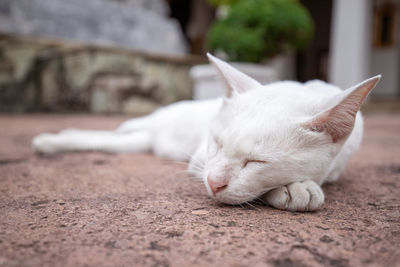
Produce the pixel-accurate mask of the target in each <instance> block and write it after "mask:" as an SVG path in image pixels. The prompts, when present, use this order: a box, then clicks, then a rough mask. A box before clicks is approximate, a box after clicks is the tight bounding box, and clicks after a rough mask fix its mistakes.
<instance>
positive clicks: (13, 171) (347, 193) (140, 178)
mask: <svg viewBox="0 0 400 267" xmlns="http://www.w3.org/2000/svg"><path fill="white" fill-rule="evenodd" d="M123 119H125V118H123V117H105V116H86V115H85V116H81V115H68V116H67V115H32V116H7V115H2V116H1V117H0V125H1V128H2V130H1V131H0V192H1V193H0V266H83V265H91V266H131V265H135V264H136V265H149V266H188V265H192V266H210V265H215V266H221V265H222V264H223V263H224V264H226V265H231V266H365V265H381V266H394V265H397V264H400V252H399V244H400V228H399V223H400V194H399V192H400V135H399V133H400V115H399V114H391V115H389V114H380V115H374V114H369V115H368V116H367V118H366V133H365V138H364V143H363V146H362V149H361V150H360V151H359V153H358V154H357V155H356V156H355V157H354V158H353V159H352V161H351V162H350V164H349V166H348V168H347V171H346V172H345V174H344V175H343V177H342V178H341V179H340V181H338V182H337V183H334V184H329V185H326V186H324V188H323V189H324V191H325V193H326V203H325V205H324V206H323V208H322V209H321V210H320V211H318V212H313V213H292V212H285V211H279V210H275V209H272V208H270V207H268V206H263V205H260V204H254V205H253V206H243V207H240V206H238V207H232V206H225V205H221V204H218V203H215V202H214V201H213V200H211V199H209V198H208V197H207V196H206V192H205V189H204V187H203V185H202V184H201V183H199V182H198V181H195V180H192V179H190V178H188V176H187V175H186V174H185V165H184V164H182V163H177V162H172V161H169V160H165V159H159V158H155V157H153V156H152V155H112V154H102V153H69V154H60V155H55V156H52V157H43V156H37V155H34V154H33V153H32V152H31V150H30V140H31V138H32V137H33V136H34V135H36V134H38V133H41V132H43V131H56V130H60V129H63V128H66V127H76V126H78V127H84V128H95V129H102V128H105V129H112V128H114V127H116V126H117V125H118V124H119V123H120V122H121V121H123Z"/></svg>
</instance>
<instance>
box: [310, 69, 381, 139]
mask: <svg viewBox="0 0 400 267" xmlns="http://www.w3.org/2000/svg"><path fill="white" fill-rule="evenodd" d="M380 78H381V75H378V76H375V77H372V78H370V79H367V80H365V81H363V82H362V83H360V84H358V85H356V86H354V87H351V88H349V89H347V90H345V91H344V92H343V93H341V94H340V95H339V97H338V98H336V99H335V100H334V104H333V105H332V106H333V107H332V108H329V109H328V110H325V111H323V112H321V113H319V114H318V115H317V116H315V117H314V118H313V119H312V120H311V121H310V122H307V123H305V124H304V125H303V126H304V127H305V128H307V129H308V130H311V131H313V132H326V133H328V134H329V135H330V136H331V137H332V140H333V142H334V143H336V142H338V141H340V140H342V139H343V138H344V137H346V136H348V135H349V134H350V133H351V131H352V130H353V127H354V122H355V119H356V115H357V112H358V111H359V109H360V107H361V104H362V103H363V102H364V100H365V99H366V97H367V96H368V94H369V93H370V92H371V90H372V89H374V87H375V86H376V84H377V83H378V81H379V80H380Z"/></svg>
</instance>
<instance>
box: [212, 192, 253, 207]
mask: <svg viewBox="0 0 400 267" xmlns="http://www.w3.org/2000/svg"><path fill="white" fill-rule="evenodd" d="M211 197H212V198H213V199H215V200H217V201H219V202H221V203H224V204H228V205H240V204H244V203H247V202H250V201H253V200H254V199H256V198H257V197H251V198H248V197H247V198H244V197H243V198H241V197H236V196H235V197H232V196H228V195H222V194H221V195H220V196H219V195H218V194H217V195H216V196H211Z"/></svg>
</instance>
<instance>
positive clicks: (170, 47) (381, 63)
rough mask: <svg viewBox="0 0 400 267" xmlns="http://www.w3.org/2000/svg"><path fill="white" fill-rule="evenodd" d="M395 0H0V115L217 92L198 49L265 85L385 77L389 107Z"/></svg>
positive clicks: (381, 88) (396, 83) (398, 40)
mask: <svg viewBox="0 0 400 267" xmlns="http://www.w3.org/2000/svg"><path fill="white" fill-rule="evenodd" d="M399 33H400V0H351V1H348V0H347V1H346V0H324V1H320V0H68V1H64V0H0V112H17V113H21V112H90V113H107V114H109V113H125V114H134V115H141V114H146V113H149V112H151V111H153V110H154V109H156V108H157V107H159V106H162V105H166V104H169V103H173V102H175V101H179V100H182V99H192V98H194V99H206V98H212V97H217V96H218V95H220V94H221V93H222V92H223V88H221V86H220V84H219V83H218V81H217V80H216V77H215V72H214V70H213V69H212V68H211V67H210V66H209V65H208V64H207V60H206V57H205V53H206V52H207V51H210V52H212V53H214V54H215V55H217V56H219V57H221V58H223V59H225V60H228V61H231V62H235V63H234V65H235V66H236V67H238V68H239V69H241V70H242V71H244V72H246V73H248V74H249V75H251V76H253V77H255V78H256V79H258V80H260V81H262V82H263V83H268V82H272V81H275V80H283V79H290V80H299V81H307V80H311V79H321V80H325V81H329V82H332V83H334V84H336V85H338V86H340V87H342V88H347V87H350V86H352V85H354V84H356V83H358V82H360V81H362V80H364V79H366V78H367V77H370V76H373V75H376V74H383V80H382V81H381V82H380V84H379V85H378V87H377V88H376V89H375V90H374V92H373V95H372V98H371V99H372V102H373V103H378V104H377V105H381V106H384V107H385V108H389V109H391V108H393V109H399V106H400V105H399V97H400V80H399V76H400V67H399V66H400V34H399Z"/></svg>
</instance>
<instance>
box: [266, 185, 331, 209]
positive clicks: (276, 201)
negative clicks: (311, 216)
mask: <svg viewBox="0 0 400 267" xmlns="http://www.w3.org/2000/svg"><path fill="white" fill-rule="evenodd" d="M262 198H263V199H264V200H266V201H267V202H268V203H269V204H270V205H271V206H273V207H275V208H277V209H282V210H290V211H313V210H317V209H318V208H319V207H321V206H322V204H323V203H324V199H325V197H324V192H322V189H321V187H320V186H319V185H318V184H316V183H315V182H314V181H311V180H308V181H304V182H294V183H291V184H288V185H286V186H282V187H278V188H275V189H273V190H271V191H269V192H268V193H266V194H265V195H263V196H262Z"/></svg>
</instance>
